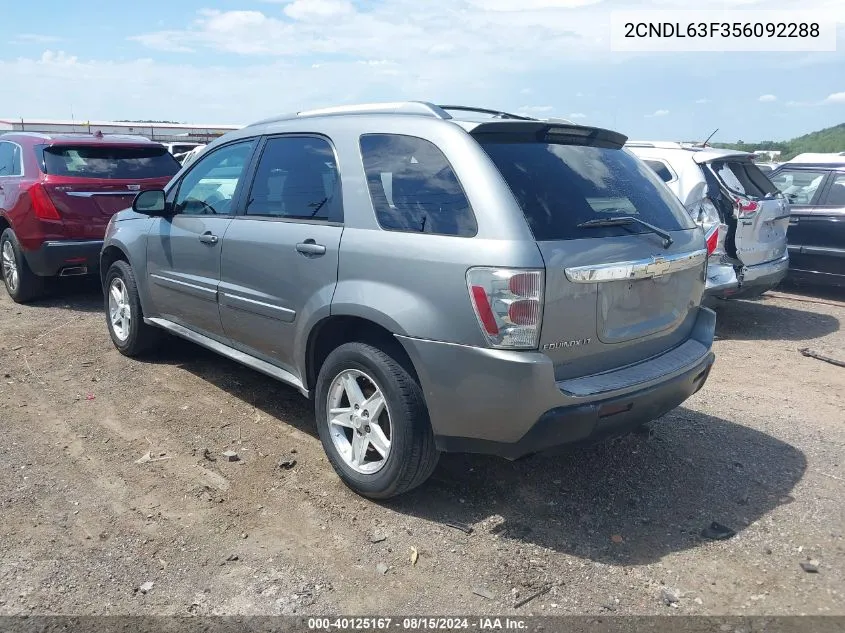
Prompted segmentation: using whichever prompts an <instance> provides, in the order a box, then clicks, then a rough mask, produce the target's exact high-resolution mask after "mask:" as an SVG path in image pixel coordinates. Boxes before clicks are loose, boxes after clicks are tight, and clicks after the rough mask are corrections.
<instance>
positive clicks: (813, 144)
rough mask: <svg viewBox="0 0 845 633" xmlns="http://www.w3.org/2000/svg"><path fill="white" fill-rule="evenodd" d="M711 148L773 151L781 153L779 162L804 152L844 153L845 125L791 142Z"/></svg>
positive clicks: (724, 145) (835, 126) (765, 142)
mask: <svg viewBox="0 0 845 633" xmlns="http://www.w3.org/2000/svg"><path fill="white" fill-rule="evenodd" d="M711 145H712V146H713V147H722V148H725V149H737V150H740V151H743V152H753V151H755V150H765V149H768V150H775V151H780V152H782V154H781V156H780V160H781V161H786V160H789V159H790V158H793V157H795V156H797V155H798V154H803V153H804V152H823V153H824V152H845V123H840V124H839V125H834V126H833V127H828V128H825V129H823V130H819V131H817V132H810V133H809V134H805V135H804V136H799V137H797V138H794V139H792V140H791V141H761V142H759V143H744V142H742V141H737V142H736V143H711Z"/></svg>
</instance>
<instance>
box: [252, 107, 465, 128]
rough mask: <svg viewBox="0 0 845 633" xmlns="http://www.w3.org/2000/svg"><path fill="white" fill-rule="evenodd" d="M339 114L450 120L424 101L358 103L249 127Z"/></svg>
mask: <svg viewBox="0 0 845 633" xmlns="http://www.w3.org/2000/svg"><path fill="white" fill-rule="evenodd" d="M340 114H416V115H422V116H429V117H436V118H438V119H444V120H445V119H451V118H452V117H451V115H449V113H448V112H446V111H445V110H443V109H442V108H440V107H438V106H436V105H434V104H433V103H428V102H426V101H391V102H385V103H358V104H350V105H341V106H332V107H329V108H317V109H314V110H301V111H299V112H294V113H291V114H282V115H279V116H273V117H269V118H266V119H262V120H261V121H256V122H255V123H251V124H250V125H249V127H252V126H254V125H262V124H264V123H276V122H279V121H291V120H294V119H301V118H305V117H318V116H335V115H340Z"/></svg>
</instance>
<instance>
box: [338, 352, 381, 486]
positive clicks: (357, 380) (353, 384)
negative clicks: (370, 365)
mask: <svg viewBox="0 0 845 633" xmlns="http://www.w3.org/2000/svg"><path fill="white" fill-rule="evenodd" d="M327 404H328V406H327V407H326V411H327V416H328V421H329V434H330V436H331V438H332V443H333V444H334V446H335V448H336V449H337V452H338V453H339V454H340V457H341V459H343V461H344V462H345V463H346V465H347V466H349V467H350V468H352V469H353V470H354V471H356V472H359V473H362V474H367V475H372V474H374V473H377V472H378V471H379V470H381V469H382V468H383V467H384V465H385V464H386V463H387V459H388V457H389V456H390V446H391V441H392V439H393V421H392V420H391V417H390V411H389V410H388V407H387V402H386V401H385V398H384V394H383V392H382V390H381V389H380V388H379V386H378V385H377V384H376V382H375V380H373V378H371V377H370V376H368V375H367V374H365V373H364V372H362V371H359V370H357V369H347V370H344V371H342V372H341V373H340V374H338V375H337V376H336V377H335V379H334V380H333V381H332V383H331V386H330V387H329V393H328V403H327Z"/></svg>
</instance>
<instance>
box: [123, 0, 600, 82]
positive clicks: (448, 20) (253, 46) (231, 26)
mask: <svg viewBox="0 0 845 633" xmlns="http://www.w3.org/2000/svg"><path fill="white" fill-rule="evenodd" d="M507 4H508V6H510V3H509V2H508V3H507ZM592 4H593V0H590V1H589V2H587V1H586V0H565V1H564V0H555V1H553V0H525V1H524V2H523V3H522V4H520V5H519V7H518V8H519V11H516V12H511V11H505V10H504V8H505V5H506V3H504V2H501V3H499V2H498V0H495V1H493V2H492V4H490V3H485V2H481V0H456V5H457V6H456V7H455V8H443V7H442V5H441V6H425V7H424V8H422V9H421V8H420V5H419V3H418V2H415V1H414V0H392V1H391V2H380V3H371V4H367V5H360V6H358V7H356V5H354V4H353V3H352V2H350V0H293V2H287V3H285V4H284V6H283V7H282V10H281V11H279V12H278V13H277V12H273V11H268V12H267V13H264V12H262V11H222V10H218V9H204V10H202V11H199V12H198V13H197V15H196V19H195V20H194V21H193V22H192V23H191V24H190V25H188V26H187V27H186V28H184V29H178V30H174V29H168V30H161V31H154V32H149V33H141V34H137V35H133V36H130V39H132V40H133V41H136V42H139V43H141V44H143V45H145V46H147V47H149V48H152V49H155V50H164V51H168V52H188V51H199V50H201V49H208V50H212V51H216V52H223V53H236V54H241V55H273V56H279V57H302V56H306V55H346V56H351V57H357V58H374V59H392V60H394V61H401V60H407V61H413V63H414V64H417V65H419V64H424V63H426V61H428V60H426V59H423V58H424V57H430V56H436V57H443V58H447V57H448V58H450V59H451V60H452V62H460V63H461V64H462V65H464V64H465V65H471V64H480V65H483V66H485V67H498V68H503V69H505V70H516V69H526V68H536V67H537V64H539V63H542V62H544V61H546V62H548V61H550V60H554V61H558V60H560V59H561V56H562V55H564V54H565V55H567V56H568V58H569V60H573V59H576V58H579V57H580V58H581V59H585V58H588V57H591V58H595V55H596V54H598V53H601V52H604V54H606V55H607V56H610V54H611V53H610V50H609V47H608V46H607V45H606V43H602V41H601V38H602V36H603V33H604V30H605V28H606V26H607V25H606V24H605V23H606V22H607V23H609V14H607V12H597V9H596V8H595V7H594V6H592ZM488 5H489V6H488ZM500 5H501V6H500ZM567 7H575V8H567ZM601 16H604V17H601Z"/></svg>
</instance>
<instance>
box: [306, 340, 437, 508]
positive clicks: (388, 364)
mask: <svg viewBox="0 0 845 633" xmlns="http://www.w3.org/2000/svg"><path fill="white" fill-rule="evenodd" d="M315 400H316V402H315V411H316V416H317V431H318V433H319V436H320V441H321V442H322V443H323V449H324V450H325V452H326V455H327V456H328V458H329V462H330V463H331V465H332V467H333V468H334V470H335V472H336V473H337V474H338V476H340V478H341V479H342V480H343V482H344V483H345V484H346V485H347V486H349V487H350V488H351V489H352V490H354V491H355V492H357V493H358V494H360V495H362V496H365V497H369V498H372V499H387V498H390V497H395V496H397V495H400V494H403V493H405V492H408V491H409V490H411V489H413V488H416V487H417V486H419V485H420V484H422V483H423V482H424V481H426V480H427V479H428V478H429V476H430V475H431V473H432V472H434V468H435V467H436V466H437V461H438V458H439V453H438V452H437V449H436V447H435V445H434V434H433V432H432V430H431V423H430V422H429V417H428V409H427V408H426V406H425V400H424V398H423V393H422V390H421V389H420V386H419V385H418V384H417V382H416V380H415V379H414V377H413V376H412V375H411V374H410V373H409V372H408V371H407V370H406V369H405V367H403V365H402V364H401V363H399V362H397V360H396V359H395V358H393V357H392V356H391V355H390V354H388V353H386V352H385V351H383V350H381V349H379V348H377V347H373V346H372V345H368V344H365V343H346V344H344V345H341V346H340V347H338V348H337V349H335V350H334V351H333V352H332V353H331V354H329V356H328V358H326V361H325V362H324V363H323V366H322V367H321V368H320V375H319V376H318V378H317V385H316V395H315Z"/></svg>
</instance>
